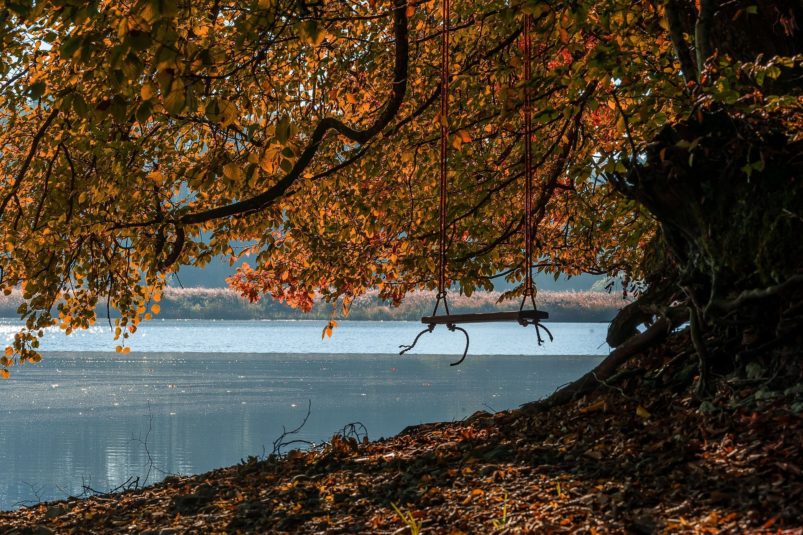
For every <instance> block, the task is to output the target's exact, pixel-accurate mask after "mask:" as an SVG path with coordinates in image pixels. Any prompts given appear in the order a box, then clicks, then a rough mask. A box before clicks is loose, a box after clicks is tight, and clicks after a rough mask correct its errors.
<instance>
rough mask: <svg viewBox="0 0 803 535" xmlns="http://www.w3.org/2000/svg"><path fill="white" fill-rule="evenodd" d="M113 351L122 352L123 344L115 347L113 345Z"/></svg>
mask: <svg viewBox="0 0 803 535" xmlns="http://www.w3.org/2000/svg"><path fill="white" fill-rule="evenodd" d="M114 352H115V353H122V352H123V346H117V347H115V348H114Z"/></svg>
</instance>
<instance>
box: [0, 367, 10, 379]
mask: <svg viewBox="0 0 803 535" xmlns="http://www.w3.org/2000/svg"><path fill="white" fill-rule="evenodd" d="M0 377H2V378H3V379H8V378H9V373H8V370H5V369H4V370H0Z"/></svg>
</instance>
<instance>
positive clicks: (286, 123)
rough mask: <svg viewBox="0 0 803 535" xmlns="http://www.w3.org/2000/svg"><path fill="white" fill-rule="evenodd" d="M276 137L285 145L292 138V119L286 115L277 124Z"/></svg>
mask: <svg viewBox="0 0 803 535" xmlns="http://www.w3.org/2000/svg"><path fill="white" fill-rule="evenodd" d="M276 139H277V140H278V141H279V143H281V144H282V145H284V144H285V143H287V140H288V139H290V119H289V118H288V117H287V116H286V115H285V116H284V117H282V118H281V119H279V122H278V124H277V125H276Z"/></svg>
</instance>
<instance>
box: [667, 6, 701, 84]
mask: <svg viewBox="0 0 803 535" xmlns="http://www.w3.org/2000/svg"><path fill="white" fill-rule="evenodd" d="M676 2H677V0H669V1H668V2H667V3H666V6H665V10H666V22H667V24H668V25H669V37H670V39H672V46H673V47H674V48H675V55H676V56H677V57H678V61H680V69H681V70H682V71H683V78H685V79H686V82H687V83H688V82H696V81H697V67H696V66H695V64H694V59H693V58H692V55H691V51H690V50H689V44H688V43H687V42H686V40H685V39H684V38H683V23H682V22H681V20H680V13H679V12H678V6H677V5H676Z"/></svg>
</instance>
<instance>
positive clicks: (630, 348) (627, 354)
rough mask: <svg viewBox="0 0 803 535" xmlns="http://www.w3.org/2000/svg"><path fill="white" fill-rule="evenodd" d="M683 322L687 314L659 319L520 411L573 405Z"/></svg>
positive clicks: (534, 411) (540, 410)
mask: <svg viewBox="0 0 803 535" xmlns="http://www.w3.org/2000/svg"><path fill="white" fill-rule="evenodd" d="M687 320H688V314H682V313H676V314H671V315H669V316H663V317H661V318H660V319H658V321H656V322H655V323H653V324H652V326H650V328H649V329H647V330H646V331H644V332H643V333H641V334H638V335H636V336H634V337H632V338H630V339H629V340H628V341H627V342H625V343H624V344H622V345H621V346H619V347H618V348H616V349H615V350H614V351H612V352H611V354H610V355H608V356H607V357H606V358H605V360H603V361H602V362H600V363H599V365H598V366H597V367H596V368H594V369H593V370H591V371H590V372H588V373H587V374H585V375H583V376H582V377H580V379H578V380H576V381H574V382H573V383H569V384H568V385H566V386H564V387H563V388H561V389H560V390H557V391H556V392H555V393H554V394H552V395H551V396H549V397H548V398H546V399H542V400H539V401H534V402H531V403H526V404H524V405H522V409H523V410H524V411H525V412H533V413H536V412H542V411H545V410H548V409H550V408H552V407H555V406H557V405H563V404H565V403H568V402H570V401H573V400H575V399H577V398H579V397H580V396H582V395H584V394H587V393H589V392H591V391H592V390H594V389H595V388H597V387H599V386H600V385H601V384H605V382H606V381H607V380H608V379H609V378H610V377H611V376H612V375H613V374H614V373H615V372H616V371H617V370H618V368H619V367H620V366H621V365H622V364H624V363H625V362H627V361H628V360H630V358H632V357H633V356H635V355H637V354H639V353H641V352H643V351H644V350H646V349H648V348H650V347H652V346H653V345H655V344H657V343H659V342H662V341H663V340H664V339H665V338H666V337H667V336H668V335H669V333H671V332H672V329H674V328H675V327H677V326H678V325H680V324H682V323H683V322H685V321H687Z"/></svg>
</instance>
